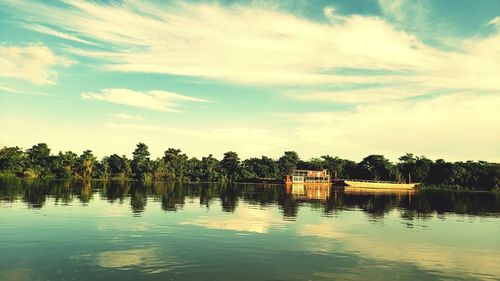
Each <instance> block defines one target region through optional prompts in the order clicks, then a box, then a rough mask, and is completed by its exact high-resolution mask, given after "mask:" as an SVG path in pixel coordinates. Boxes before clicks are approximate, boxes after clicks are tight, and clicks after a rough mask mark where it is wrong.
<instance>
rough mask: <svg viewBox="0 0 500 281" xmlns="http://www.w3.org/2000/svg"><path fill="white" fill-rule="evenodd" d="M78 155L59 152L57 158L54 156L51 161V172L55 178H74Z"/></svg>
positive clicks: (69, 152)
mask: <svg viewBox="0 0 500 281" xmlns="http://www.w3.org/2000/svg"><path fill="white" fill-rule="evenodd" d="M77 161H78V155H76V153H74V152H72V151H66V152H64V153H63V152H62V151H59V154H58V155H57V156H54V160H53V161H52V172H53V174H54V176H55V177H56V178H70V177H72V176H74V175H75V174H76V173H78V171H77V169H78V168H77V165H76V163H77Z"/></svg>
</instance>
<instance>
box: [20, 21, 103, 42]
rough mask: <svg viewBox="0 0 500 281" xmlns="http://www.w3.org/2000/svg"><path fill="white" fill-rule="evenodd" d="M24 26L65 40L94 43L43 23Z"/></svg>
mask: <svg viewBox="0 0 500 281" xmlns="http://www.w3.org/2000/svg"><path fill="white" fill-rule="evenodd" d="M25 28H27V29H31V30H34V31H37V32H40V33H45V34H48V35H52V36H55V37H59V38H62V39H66V40H71V41H75V42H80V43H84V44H88V45H95V44H94V43H92V42H89V41H87V40H83V39H81V38H78V37H76V36H74V35H71V34H67V33H64V32H60V31H57V30H55V29H52V28H50V27H47V26H43V25H38V24H27V25H25Z"/></svg>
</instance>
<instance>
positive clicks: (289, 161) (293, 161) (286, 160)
mask: <svg viewBox="0 0 500 281" xmlns="http://www.w3.org/2000/svg"><path fill="white" fill-rule="evenodd" d="M298 163H299V155H298V154H297V152H295V151H285V154H284V155H283V156H281V157H280V158H279V160H278V168H279V176H280V177H282V178H283V177H285V176H286V175H290V174H291V173H292V172H293V170H295V169H297V164H298Z"/></svg>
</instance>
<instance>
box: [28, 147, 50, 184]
mask: <svg viewBox="0 0 500 281" xmlns="http://www.w3.org/2000/svg"><path fill="white" fill-rule="evenodd" d="M26 154H27V155H28V166H29V170H28V173H27V174H28V175H35V176H36V177H45V176H48V175H50V172H51V171H50V166H51V164H52V163H51V160H52V159H51V157H50V148H49V147H48V146H47V144H46V143H39V144H36V145H34V146H32V147H31V148H30V149H28V150H27V151H26Z"/></svg>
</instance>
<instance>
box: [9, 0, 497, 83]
mask: <svg viewBox="0 0 500 281" xmlns="http://www.w3.org/2000/svg"><path fill="white" fill-rule="evenodd" d="M67 3H68V5H69V6H70V7H71V9H69V8H68V9H67V8H61V7H47V6H46V5H44V4H36V5H35V6H37V7H38V6H41V8H40V9H37V7H34V6H33V5H34V4H33V5H26V4H22V3H19V2H15V3H11V5H12V6H14V7H16V8H19V9H23V10H24V11H25V12H26V13H27V14H31V15H33V14H36V16H37V17H36V19H37V21H38V22H40V23H41V24H46V25H52V26H59V27H61V28H62V29H64V30H67V31H69V32H71V33H72V34H76V35H79V36H80V37H83V38H89V39H92V41H95V42H101V43H103V44H106V45H109V46H112V47H113V50H112V51H109V50H104V51H102V50H101V51H93V50H89V49H80V48H70V49H69V50H72V51H74V52H75V53H76V54H79V55H84V56H91V57H96V58H100V59H102V60H103V61H104V64H105V67H106V68H107V69H110V70H114V71H124V72H149V73H165V74H176V75H187V76H196V77H205V78H210V79H216V80H223V81H228V82H232V83H243V84H251V83H258V84H280V85H290V84H292V85H300V84H302V85H303V84H334V83H335V84H339V83H343V84H347V85H350V84H358V83H402V82H411V83H425V84H427V85H429V86H433V87H445V88H471V87H472V88H480V89H491V88H494V89H498V88H499V87H500V86H499V85H498V83H497V81H496V80H497V79H496V75H495V73H498V72H500V59H499V54H498V47H497V46H495V45H493V44H491V43H490V41H491V40H494V41H498V40H499V39H498V38H500V35H499V34H495V35H494V36H493V37H491V38H485V39H481V38H476V39H474V40H472V41H468V42H462V45H461V46H457V48H458V49H460V51H458V52H450V51H445V50H440V49H436V48H433V47H431V46H428V45H426V44H424V43H423V42H421V41H420V40H419V39H418V38H417V37H415V36H414V35H412V34H410V33H407V32H405V31H403V30H400V29H398V28H396V27H394V26H392V25H391V24H390V23H389V22H387V21H385V20H384V19H382V18H378V17H370V16H360V15H348V16H339V15H338V14H337V12H336V11H335V8H334V7H327V8H325V17H327V18H328V19H334V20H331V21H330V22H329V23H320V22H315V21H311V20H307V19H304V18H300V17H298V16H294V15H292V14H289V13H286V12H283V11H279V10H275V9H272V8H263V7H262V6H251V5H250V6H243V5H232V6H229V7H223V6H220V5H217V4H198V3H196V4H194V3H180V4H179V3H177V4H172V5H173V6H172V5H170V6H166V7H159V6H158V5H159V4H151V3H144V2H134V1H125V2H124V3H120V4H113V5H107V4H98V3H91V2H81V1H72V0H69V1H67ZM384 7H386V9H388V11H392V12H394V13H397V11H398V10H399V9H401V7H402V6H401V5H399V6H398V5H396V4H394V5H385V6H384ZM48 10H50V13H48V12H47V11H48ZM39 11H45V12H43V14H42V12H39ZM339 19H340V20H339ZM123 26H127V28H123ZM499 45H500V44H499ZM484 49H488V50H490V52H488V53H489V54H490V56H485V55H484V54H483V53H481V52H479V50H484ZM491 55H494V56H493V57H491ZM339 68H347V69H348V68H354V69H379V70H396V71H398V70H408V69H411V70H412V71H413V73H412V75H404V76H400V75H394V74H387V75H381V76H378V77H372V76H367V75H356V76H350V75H342V74H338V73H335V72H331V70H335V69H339Z"/></svg>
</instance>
